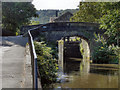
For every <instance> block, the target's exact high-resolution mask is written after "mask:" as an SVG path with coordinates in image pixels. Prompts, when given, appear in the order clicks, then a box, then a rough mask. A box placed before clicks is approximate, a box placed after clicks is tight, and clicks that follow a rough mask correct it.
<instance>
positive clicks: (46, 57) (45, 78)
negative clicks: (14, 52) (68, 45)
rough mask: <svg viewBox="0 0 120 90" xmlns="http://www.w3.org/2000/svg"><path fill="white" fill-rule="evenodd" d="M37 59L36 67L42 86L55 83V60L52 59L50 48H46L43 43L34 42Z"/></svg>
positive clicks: (56, 66)
mask: <svg viewBox="0 0 120 90" xmlns="http://www.w3.org/2000/svg"><path fill="white" fill-rule="evenodd" d="M34 44H35V50H36V53H37V57H38V67H39V72H40V76H41V83H42V86H43V87H45V86H46V85H49V84H51V83H53V82H55V81H56V78H57V75H56V72H57V69H58V65H57V60H56V58H54V57H53V55H52V54H53V51H54V50H52V49H51V47H47V46H46V44H44V42H34Z"/></svg>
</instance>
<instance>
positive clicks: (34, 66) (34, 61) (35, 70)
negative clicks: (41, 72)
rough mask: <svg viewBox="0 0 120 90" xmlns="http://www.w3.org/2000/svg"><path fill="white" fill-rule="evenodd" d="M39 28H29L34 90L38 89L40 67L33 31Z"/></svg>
mask: <svg viewBox="0 0 120 90" xmlns="http://www.w3.org/2000/svg"><path fill="white" fill-rule="evenodd" d="M38 28H39V27H37V28H33V29H29V30H28V41H29V46H30V53H31V65H32V75H33V90H38V68H37V67H38V66H37V54H36V52H35V46H34V42H33V36H32V34H31V31H32V30H36V29H38Z"/></svg>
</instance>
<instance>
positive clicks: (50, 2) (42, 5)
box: [32, 0, 81, 10]
mask: <svg viewBox="0 0 120 90" xmlns="http://www.w3.org/2000/svg"><path fill="white" fill-rule="evenodd" d="M80 1H81V0H33V2H32V4H34V6H35V8H36V9H37V10H40V9H63V10H64V9H76V8H78V7H77V6H78V5H79V2H80Z"/></svg>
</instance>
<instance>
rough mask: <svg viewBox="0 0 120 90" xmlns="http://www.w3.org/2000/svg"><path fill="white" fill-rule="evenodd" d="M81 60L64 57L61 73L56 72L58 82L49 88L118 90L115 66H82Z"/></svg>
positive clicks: (87, 63) (87, 64) (116, 66)
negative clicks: (108, 89)
mask: <svg viewBox="0 0 120 90" xmlns="http://www.w3.org/2000/svg"><path fill="white" fill-rule="evenodd" d="M81 60H82V59H81V58H69V57H66V58H65V59H64V69H63V71H61V70H59V72H58V78H57V81H58V82H57V83H53V84H52V85H51V86H50V88H118V65H117V64H90V63H89V62H85V63H84V64H83V63H81Z"/></svg>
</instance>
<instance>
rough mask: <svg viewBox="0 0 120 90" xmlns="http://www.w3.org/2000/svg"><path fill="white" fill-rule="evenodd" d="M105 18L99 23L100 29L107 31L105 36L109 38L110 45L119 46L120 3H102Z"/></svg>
mask: <svg viewBox="0 0 120 90" xmlns="http://www.w3.org/2000/svg"><path fill="white" fill-rule="evenodd" d="M101 6H102V7H103V8H104V9H103V10H102V13H103V16H102V17H101V18H100V20H99V22H100V23H101V24H100V28H102V29H106V32H105V34H107V36H108V44H109V45H110V44H115V45H116V44H117V45H119V39H120V2H114V3H113V2H112V3H110V2H109V3H102V4H101Z"/></svg>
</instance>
